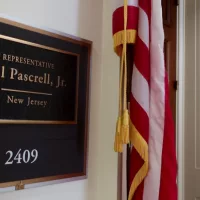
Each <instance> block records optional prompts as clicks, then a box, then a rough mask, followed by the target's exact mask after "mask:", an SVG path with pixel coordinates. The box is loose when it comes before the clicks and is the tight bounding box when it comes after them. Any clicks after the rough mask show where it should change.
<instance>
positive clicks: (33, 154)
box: [5, 149, 38, 165]
mask: <svg viewBox="0 0 200 200" xmlns="http://www.w3.org/2000/svg"><path fill="white" fill-rule="evenodd" d="M6 155H8V156H9V158H8V160H7V161H6V162H5V165H12V164H14V163H16V164H22V163H25V164H26V163H34V162H35V161H36V160H37V159H38V151H37V150H36V149H33V150H32V151H29V150H25V151H22V150H21V149H19V151H18V152H17V153H16V154H15V155H14V153H13V152H12V151H10V150H9V151H7V152H6Z"/></svg>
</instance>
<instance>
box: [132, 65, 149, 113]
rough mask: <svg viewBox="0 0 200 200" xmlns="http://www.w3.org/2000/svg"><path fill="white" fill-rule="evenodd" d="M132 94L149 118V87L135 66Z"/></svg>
mask: <svg viewBox="0 0 200 200" xmlns="http://www.w3.org/2000/svg"><path fill="white" fill-rule="evenodd" d="M131 92H132V94H133V96H134V98H135V100H136V101H137V102H138V104H140V106H141V107H142V108H143V110H144V111H145V112H146V113H147V115H148V116H149V85H148V83H147V81H146V79H145V78H144V77H143V75H142V74H141V73H140V72H139V71H138V69H137V67H136V66H135V65H134V66H133V74H132V87H131Z"/></svg>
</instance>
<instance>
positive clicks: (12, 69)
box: [10, 68, 18, 79]
mask: <svg viewBox="0 0 200 200" xmlns="http://www.w3.org/2000/svg"><path fill="white" fill-rule="evenodd" d="M17 73H18V70H17V69H15V68H11V75H10V79H14V76H15V75H17Z"/></svg>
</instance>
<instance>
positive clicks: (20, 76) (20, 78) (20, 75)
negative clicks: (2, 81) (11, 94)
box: [18, 73, 23, 81]
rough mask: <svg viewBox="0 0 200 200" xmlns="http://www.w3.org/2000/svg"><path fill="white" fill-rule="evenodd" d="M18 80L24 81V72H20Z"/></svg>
mask: <svg viewBox="0 0 200 200" xmlns="http://www.w3.org/2000/svg"><path fill="white" fill-rule="evenodd" d="M18 80H19V81H23V75H22V73H19V74H18Z"/></svg>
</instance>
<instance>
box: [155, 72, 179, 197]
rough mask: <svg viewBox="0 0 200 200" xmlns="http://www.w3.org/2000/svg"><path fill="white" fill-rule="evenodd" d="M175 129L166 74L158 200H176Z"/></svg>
mask: <svg viewBox="0 0 200 200" xmlns="http://www.w3.org/2000/svg"><path fill="white" fill-rule="evenodd" d="M174 130H175V128H174V122H173V118H172V113H171V109H170V103H169V86H168V78H167V73H166V75H165V125H164V139H163V151H162V168H161V180H160V194H159V200H168V199H170V200H177V197H178V191H177V185H176V176H177V161H176V148H175V146H176V144H175V131H174Z"/></svg>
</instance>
